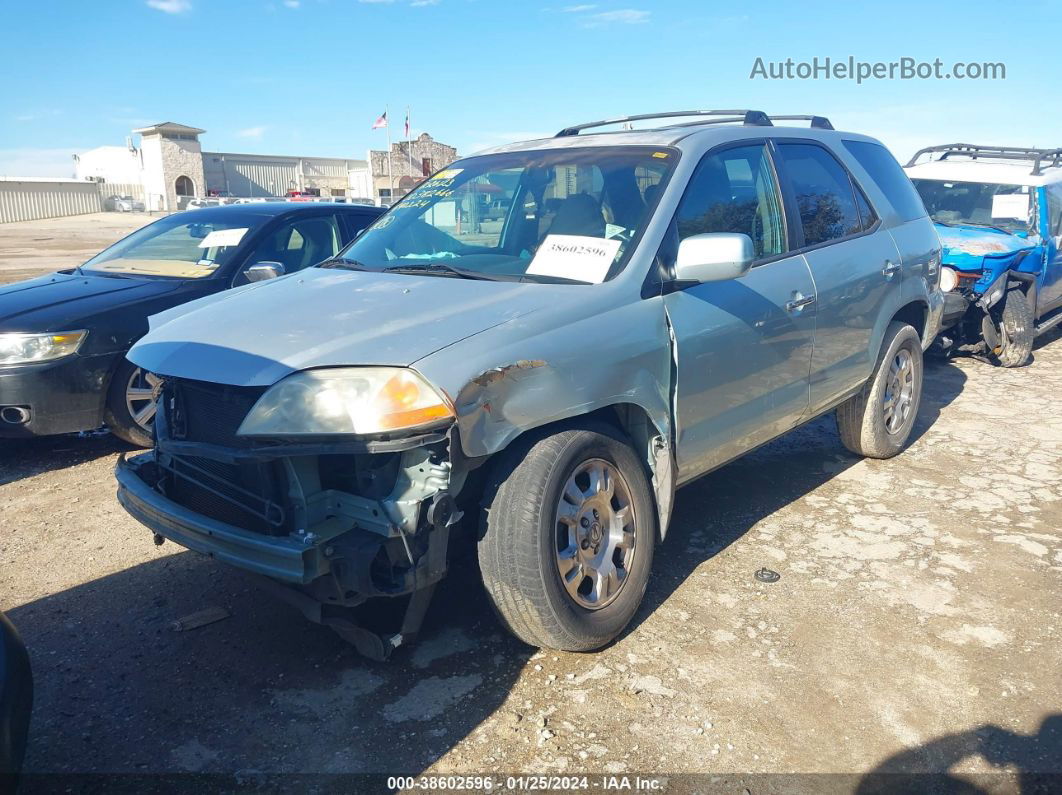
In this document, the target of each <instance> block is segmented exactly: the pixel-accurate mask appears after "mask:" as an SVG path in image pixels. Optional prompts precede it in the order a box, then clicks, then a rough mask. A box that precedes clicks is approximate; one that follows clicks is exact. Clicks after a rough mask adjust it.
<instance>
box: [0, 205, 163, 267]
mask: <svg viewBox="0 0 1062 795" xmlns="http://www.w3.org/2000/svg"><path fill="white" fill-rule="evenodd" d="M158 218H159V214H158V213H156V214H154V215H148V214H147V213H91V214H89V215H73V216H68V217H66V218H46V219H44V220H42V221H24V222H20V223H14V224H0V284H7V283H8V282H17V281H20V280H21V279H30V278H33V277H34V276H40V275H41V274H44V273H51V272H52V271H56V270H60V269H61V268H73V267H75V266H77V265H81V264H82V263H83V262H85V260H87V259H88V258H89V257H92V256H93V255H95V254H98V253H99V252H100V250H101V249H103V248H105V247H106V246H109V245H110V244H111V243H113V242H115V241H116V240H119V239H121V238H123V237H125V236H126V235H128V234H129V233H130V232H133V231H135V230H137V229H139V228H140V227H142V226H143V225H144V224H147V223H150V222H151V221H154V220H157V219H158Z"/></svg>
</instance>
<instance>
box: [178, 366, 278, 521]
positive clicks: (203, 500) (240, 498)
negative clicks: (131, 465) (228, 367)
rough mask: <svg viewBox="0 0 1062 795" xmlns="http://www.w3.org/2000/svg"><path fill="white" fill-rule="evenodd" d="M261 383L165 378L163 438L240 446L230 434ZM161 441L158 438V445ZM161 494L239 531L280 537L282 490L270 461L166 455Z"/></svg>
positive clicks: (261, 390)
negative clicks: (242, 384) (247, 384)
mask: <svg viewBox="0 0 1062 795" xmlns="http://www.w3.org/2000/svg"><path fill="white" fill-rule="evenodd" d="M264 392H265V388H264V387H235V386H228V385H225V384H212V383H208V382H204V381H189V380H184V379H167V380H166V386H165V390H164V393H163V399H162V401H161V405H160V410H161V411H162V412H164V414H165V417H164V420H165V422H164V425H165V427H166V436H167V437H168V439H172V440H177V441H181V442H199V443H202V444H210V445H216V446H218V447H225V448H229V449H232V450H233V451H234V452H236V451H238V450H240V449H245V448H247V447H249V446H250V445H251V444H253V442H252V441H250V440H248V439H244V438H242V437H239V436H237V435H236V431H237V430H238V429H239V427H240V423H242V422H243V420H244V417H246V416H247V413H248V412H249V411H250V410H251V407H252V406H253V405H254V404H255V402H256V401H257V400H258V398H260V397H261V396H262V394H263V393H264ZM164 444H165V440H164V441H163V445H164ZM169 461H170V463H169V465H168V466H167V467H166V468H167V469H168V470H169V477H168V478H167V481H168V486H167V488H166V494H167V496H168V497H169V498H170V499H172V500H174V501H175V502H177V503H178V504H180V505H183V506H184V507H185V508H188V509H189V510H192V511H195V512H196V513H198V514H201V515H203V516H207V517H210V518H211V519H215V520H217V521H219V522H224V523H226V524H231V525H234V526H236V527H240V528H243V529H245V530H252V531H254V532H259V533H266V534H269V535H283V534H285V533H286V532H288V527H287V518H286V516H285V514H286V511H285V508H284V506H285V504H286V497H285V495H286V489H285V488H284V486H283V482H284V478H283V469H282V467H281V466H280V465H279V464H278V463H276V462H274V461H255V460H249V461H241V462H239V463H229V462H226V461H218V460H215V459H212V458H207V457H204V456H196V455H186V454H179V455H171V456H170V457H169Z"/></svg>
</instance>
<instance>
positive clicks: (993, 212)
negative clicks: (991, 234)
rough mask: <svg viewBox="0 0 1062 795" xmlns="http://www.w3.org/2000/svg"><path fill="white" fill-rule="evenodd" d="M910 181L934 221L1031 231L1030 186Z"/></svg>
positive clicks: (928, 180) (934, 180) (1009, 230)
mask: <svg viewBox="0 0 1062 795" xmlns="http://www.w3.org/2000/svg"><path fill="white" fill-rule="evenodd" d="M912 181H913V182H914V184H915V187H916V188H918V192H919V193H920V194H921V196H922V201H923V202H924V203H925V205H926V210H928V211H929V216H930V218H932V219H933V220H934V221H936V222H938V223H941V224H948V225H956V224H967V225H970V226H984V227H989V228H993V227H994V228H997V229H1001V230H1003V231H1005V232H1030V231H1032V228H1033V223H1032V218H1033V203H1032V199H1031V196H1032V189H1031V188H1030V187H1029V186H1028V185H995V184H991V183H985V182H946V181H944V180H939V179H916V180H912Z"/></svg>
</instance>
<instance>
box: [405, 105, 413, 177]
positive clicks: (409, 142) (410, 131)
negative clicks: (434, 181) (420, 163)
mask: <svg viewBox="0 0 1062 795" xmlns="http://www.w3.org/2000/svg"><path fill="white" fill-rule="evenodd" d="M412 135H413V127H412V126H411V124H410V118H409V105H406V154H408V155H409V176H410V177H412V176H413V138H412Z"/></svg>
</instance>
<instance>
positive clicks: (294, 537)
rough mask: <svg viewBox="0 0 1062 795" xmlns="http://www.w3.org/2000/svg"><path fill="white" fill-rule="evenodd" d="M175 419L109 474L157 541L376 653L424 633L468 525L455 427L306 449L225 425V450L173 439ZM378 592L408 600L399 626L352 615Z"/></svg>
mask: <svg viewBox="0 0 1062 795" xmlns="http://www.w3.org/2000/svg"><path fill="white" fill-rule="evenodd" d="M218 397H219V401H222V400H223V399H224V398H225V395H224V394H219V396H218ZM169 413H170V412H169V409H165V408H164V409H162V410H160V411H159V413H158V415H157V420H156V434H157V436H158V441H157V446H156V449H155V450H153V451H151V452H148V453H143V454H140V455H136V456H133V457H131V458H128V459H127V458H126V457H125V456H124V455H123V456H122V457H121V458H120V459H119V460H118V463H117V465H116V468H115V476H116V478H117V481H118V500H119V502H120V503H121V505H122V506H123V507H124V508H125V509H126V511H128V512H129V514H130V515H131V516H133V518H135V519H136V520H137V521H139V522H140V523H141V524H143V525H145V526H146V527H147V528H148V529H149V530H151V532H152V533H153V534H154V536H155V541H156V543H160V544H161V543H162V542H163V540H165V539H168V540H170V541H173V542H175V543H177V544H180V545H181V546H183V547H186V548H188V549H190V550H193V551H196V552H199V553H202V554H204V555H208V556H210V557H212V558H215V559H217V560H220V561H222V562H224V563H227V564H230V565H232V566H235V567H237V568H239V569H242V570H244V571H247V572H251V573H253V574H257V575H262V576H263V577H266V578H268V581H269V582H271V583H272V584H273V585H274V586H276V587H275V588H274V590H276V591H277V592H278V593H279V594H280V595H281V596H283V597H285V598H286V599H287V600H288V601H289V602H291V603H292V604H294V605H295V606H296V607H298V608H299V609H300V610H301V611H302V612H303V613H304V614H305V615H306V616H307V617H308V618H310V619H311V620H314V621H317V622H319V623H322V624H326V625H329V626H331V627H333V628H334V629H336V631H338V632H339V634H340V635H342V636H343V637H344V638H346V639H347V640H349V641H351V642H353V643H354V644H355V645H356V646H357V647H358V649H359V650H360V651H362V653H364V654H366V655H368V656H370V657H373V658H376V659H384V658H386V657H387V656H388V655H389V654H390V652H391V651H392V650H393V649H394V648H396V647H397V646H398V645H400V644H401V643H403V642H405V641H408V640H409V639H410V638H411V637H412V636H413V635H415V634H416V632H417V631H418V629H419V626H420V622H421V619H422V618H423V614H424V611H425V610H426V608H427V605H428V602H429V601H430V597H431V593H432V590H433V588H434V586H435V584H436V583H437V582H438V581H439V580H441V579H442V578H443V577H444V576H445V574H446V571H447V549H448V545H449V534H450V528H451V527H452V526H453V525H454V524H455V523H456V522H457V521H458V520H459V519H460V518H461V514H460V512H459V511H458V510H457V506H456V502H455V499H454V496H453V495H454V494H456V493H457V492H458V491H459V489H460V486H461V484H462V483H463V481H464V475H465V474H466V470H467V469H468V466H467V463H468V462H467V460H466V459H464V458H463V457H460V456H459V458H460V461H461V465H460V466H459V472H458V474H457V475H455V474H454V467H453V463H452V460H451V450H453V449H455V448H458V449H459V447H460V445H459V442H458V440H457V438H456V434H457V431H456V428H450V429H449V432H446V431H439V432H435V433H425V434H422V435H420V436H417V437H407V438H402V439H385V440H364V441H346V442H336V443H326V442H322V443H316V444H309V445H269V444H266V445H262V444H258V443H255V442H253V441H241V440H239V439H236V438H235V437H233V436H232V435H231V433H228V430H231V429H227V428H222V429H221V430H220V431H219V432H218V433H217V434H216V436H217V437H218V438H219V439H220V440H221V441H224V442H226V444H218V443H216V441H212V442H202V441H191V440H188V439H187V438H173V437H174V436H182V435H184V436H186V435H187V434H183V433H182V431H181V430H178V433H177V434H172V435H171V428H170V425H171V422H170V421H171V417H169V416H168V414H169ZM222 413H224V411H222ZM193 419H194V418H193ZM234 423H235V420H234V421H233V422H232V423H230V425H233V424H234ZM194 424H195V423H194V422H193V425H194ZM380 597H389V598H397V597H408V600H407V601H406V607H405V613H404V617H403V618H402V619H401V621H400V626H399V627H398V628H396V629H394V630H393V631H392V630H391V629H386V630H381V629H379V628H376V629H374V630H373V631H368V630H366V629H364V628H362V627H361V626H360V625H359V624H358V623H357V622H355V621H354V620H353V619H352V614H353V611H352V610H351V608H356V607H358V606H360V605H362V604H363V603H365V602H367V601H368V600H370V599H376V598H380ZM390 612H392V613H393V611H390Z"/></svg>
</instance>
